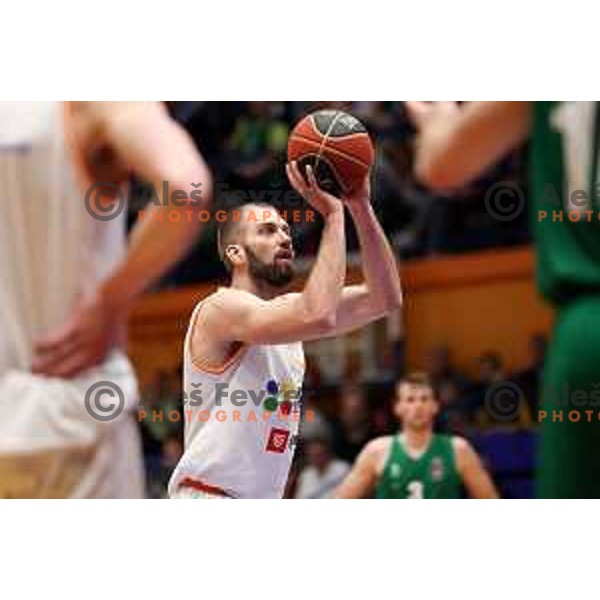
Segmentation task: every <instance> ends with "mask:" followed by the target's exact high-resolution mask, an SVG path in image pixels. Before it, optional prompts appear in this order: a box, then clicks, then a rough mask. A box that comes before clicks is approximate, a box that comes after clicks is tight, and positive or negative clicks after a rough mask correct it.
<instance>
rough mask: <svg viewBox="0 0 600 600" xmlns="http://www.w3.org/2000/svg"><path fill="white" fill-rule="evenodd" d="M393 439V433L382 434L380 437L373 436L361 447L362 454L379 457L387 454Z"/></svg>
mask: <svg viewBox="0 0 600 600" xmlns="http://www.w3.org/2000/svg"><path fill="white" fill-rule="evenodd" d="M393 439H394V436H393V435H383V436H381V437H377V438H374V439H372V440H371V441H370V442H367V444H366V445H365V447H364V448H363V454H364V455H366V456H376V457H379V456H381V455H382V454H387V453H388V451H389V449H390V446H391V445H392V441H393Z"/></svg>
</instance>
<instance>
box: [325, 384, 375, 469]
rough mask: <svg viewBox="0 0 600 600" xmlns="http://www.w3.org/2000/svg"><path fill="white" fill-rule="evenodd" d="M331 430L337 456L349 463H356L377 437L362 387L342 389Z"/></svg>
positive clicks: (352, 386)
mask: <svg viewBox="0 0 600 600" xmlns="http://www.w3.org/2000/svg"><path fill="white" fill-rule="evenodd" d="M331 428H332V432H333V439H332V445H333V450H334V452H335V455H336V456H337V457H338V458H341V459H343V460H345V461H348V462H352V461H354V459H355V458H356V457H357V456H358V453H359V452H360V451H361V450H362V448H363V446H364V445H365V444H366V443H367V442H368V441H369V440H370V439H372V438H373V437H375V434H376V432H375V428H374V425H373V423H372V420H371V415H370V411H369V407H368V404H367V400H366V398H365V393H364V390H363V388H362V387H361V386H359V385H351V386H346V387H344V388H343V389H342V392H341V395H340V399H339V406H338V416H337V418H336V419H335V420H333V421H332V423H331Z"/></svg>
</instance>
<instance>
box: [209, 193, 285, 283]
mask: <svg viewBox="0 0 600 600" xmlns="http://www.w3.org/2000/svg"><path fill="white" fill-rule="evenodd" d="M246 206H262V207H264V208H272V209H275V210H277V209H276V208H275V207H274V206H273V205H271V204H269V203H268V202H247V203H246V204H238V205H235V206H230V207H228V208H226V209H225V208H224V209H221V210H222V211H223V212H224V213H225V217H224V218H223V220H222V221H219V222H218V224H217V250H218V252H219V258H220V259H221V261H222V262H223V264H224V265H225V268H226V269H227V271H229V272H230V273H231V271H232V270H233V265H232V264H231V261H230V260H229V259H228V258H227V255H226V254H225V250H226V248H227V246H229V245H230V244H238V243H239V240H240V232H241V231H242V227H241V225H242V224H243V222H244V219H241V220H238V221H234V218H233V217H234V212H235V211H241V210H243V209H244V208H245V207H246Z"/></svg>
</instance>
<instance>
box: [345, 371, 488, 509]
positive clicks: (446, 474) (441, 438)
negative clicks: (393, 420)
mask: <svg viewBox="0 0 600 600" xmlns="http://www.w3.org/2000/svg"><path fill="white" fill-rule="evenodd" d="M438 409H439V405H438V400H437V397H436V395H435V392H434V390H433V386H432V384H431V382H430V380H429V378H428V377H427V376H426V375H425V374H420V373H415V374H412V375H409V376H407V377H405V378H404V379H401V380H400V381H399V382H398V384H397V386H396V398H395V401H394V415H395V416H396V417H397V418H398V419H399V420H400V421H401V423H402V429H401V431H400V432H399V433H398V435H393V436H384V437H380V438H377V439H374V440H372V441H371V442H369V443H368V444H367V445H366V446H365V447H364V449H363V450H362V452H361V453H360V455H359V456H358V458H357V460H356V463H355V464H354V467H353V468H352V471H351V472H350V473H349V475H348V476H347V477H346V479H345V480H344V482H343V483H342V485H341V486H340V487H339V488H338V490H337V493H336V496H337V497H338V498H365V497H368V496H373V495H374V496H375V498H381V499H386V498H402V499H404V498H409V499H430V498H459V497H460V494H461V486H462V485H464V486H465V488H466V490H467V493H468V494H469V495H470V496H471V497H473V498H497V497H498V494H497V492H496V489H495V487H494V484H493V482H492V480H491V479H490V477H489V475H488V474H487V472H486V471H485V469H484V468H483V466H482V464H481V461H480V460H479V457H478V456H477V454H476V453H475V451H474V450H473V448H472V447H471V446H470V444H469V443H468V442H467V441H466V440H465V439H463V438H460V437H456V436H450V435H439V434H436V433H434V431H433V426H434V422H435V417H436V415H437V413H438Z"/></svg>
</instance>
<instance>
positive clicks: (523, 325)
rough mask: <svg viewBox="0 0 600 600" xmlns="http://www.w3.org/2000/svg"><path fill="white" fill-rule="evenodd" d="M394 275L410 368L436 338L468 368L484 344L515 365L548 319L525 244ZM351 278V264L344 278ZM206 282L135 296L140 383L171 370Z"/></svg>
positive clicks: (133, 330) (408, 267)
mask: <svg viewBox="0 0 600 600" xmlns="http://www.w3.org/2000/svg"><path fill="white" fill-rule="evenodd" d="M401 274H402V280H403V286H404V291H405V307H404V311H403V320H404V324H405V334H406V345H407V361H408V366H409V368H411V369H414V368H423V367H424V366H425V364H426V357H427V352H428V349H429V348H430V347H431V346H433V345H436V344H441V343H444V344H447V345H448V346H450V348H451V349H452V351H453V354H454V356H455V359H456V362H457V364H458V366H460V367H461V368H462V369H463V370H465V371H466V372H469V373H471V374H473V373H474V371H475V360H476V358H477V356H478V355H479V354H481V353H482V352H484V351H486V350H490V349H493V350H497V351H499V352H500V353H501V355H502V356H503V357H504V359H505V362H506V364H507V367H508V368H518V367H519V366H521V365H522V364H523V363H525V362H526V360H527V357H528V354H527V344H528V340H529V337H530V336H531V334H532V333H536V332H538V331H542V332H546V331H549V328H550V326H551V322H552V313H551V311H550V309H549V308H548V307H547V306H545V305H544V304H543V303H542V301H541V300H540V299H539V297H538V296H537V294H536V291H535V285H534V277H533V276H534V263H533V256H532V252H531V250H530V249H528V248H525V249H518V250H497V251H492V252H480V253H476V254H468V255H461V256H457V257H446V258H432V259H427V260H418V261H406V262H405V263H403V264H402V266H401ZM359 277H360V275H359V274H358V273H356V272H354V271H353V272H350V273H349V276H348V279H349V280H351V281H356V280H357V279H359ZM213 289H214V286H213V285H202V286H194V287H190V288H182V289H180V290H177V291H173V292H161V293H156V294H147V295H146V296H144V297H143V298H142V299H140V301H139V302H138V304H137V305H136V307H135V308H134V310H133V312H132V315H131V319H130V336H129V340H130V344H129V351H130V354H131V356H132V359H133V361H134V365H135V367H136V370H137V372H138V375H139V377H140V380H141V383H142V385H145V384H146V383H148V382H151V381H153V377H154V376H155V374H156V372H158V371H161V370H162V371H174V370H175V369H177V367H178V366H179V364H180V362H181V351H182V346H183V337H184V335H185V331H186V327H187V323H188V320H189V317H190V313H191V310H192V308H193V307H194V305H195V304H196V303H197V302H198V301H199V300H200V299H201V298H202V297H204V296H206V295H207V294H209V293H211V292H212V291H213Z"/></svg>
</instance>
